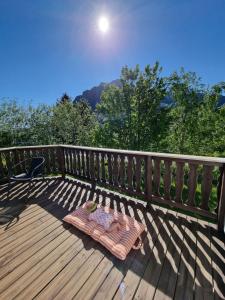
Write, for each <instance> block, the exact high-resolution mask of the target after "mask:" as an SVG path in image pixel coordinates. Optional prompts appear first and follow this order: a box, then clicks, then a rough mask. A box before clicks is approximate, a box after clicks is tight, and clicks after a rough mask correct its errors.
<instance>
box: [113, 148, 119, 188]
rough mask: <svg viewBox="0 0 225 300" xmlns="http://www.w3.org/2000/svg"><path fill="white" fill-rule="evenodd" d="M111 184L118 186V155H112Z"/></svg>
mask: <svg viewBox="0 0 225 300" xmlns="http://www.w3.org/2000/svg"><path fill="white" fill-rule="evenodd" d="M113 183H114V185H115V186H118V154H116V153H115V154H113Z"/></svg>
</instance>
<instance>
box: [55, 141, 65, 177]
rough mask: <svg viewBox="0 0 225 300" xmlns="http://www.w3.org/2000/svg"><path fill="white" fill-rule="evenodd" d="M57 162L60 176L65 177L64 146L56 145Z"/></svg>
mask: <svg viewBox="0 0 225 300" xmlns="http://www.w3.org/2000/svg"><path fill="white" fill-rule="evenodd" d="M57 152H58V162H59V170H60V171H61V173H62V178H63V179H64V178H65V175H66V174H65V157H64V148H63V146H58V151H57Z"/></svg>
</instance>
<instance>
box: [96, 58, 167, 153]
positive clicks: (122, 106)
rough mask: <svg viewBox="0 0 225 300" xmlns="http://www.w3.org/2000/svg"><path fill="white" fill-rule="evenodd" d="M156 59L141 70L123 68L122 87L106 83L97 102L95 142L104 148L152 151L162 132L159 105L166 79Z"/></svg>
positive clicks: (163, 121)
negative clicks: (97, 115) (161, 74)
mask: <svg viewBox="0 0 225 300" xmlns="http://www.w3.org/2000/svg"><path fill="white" fill-rule="evenodd" d="M161 70H162V69H161V67H160V66H159V63H158V62H156V63H155V65H154V66H153V67H152V68H151V67H150V66H147V67H146V68H145V70H144V71H143V72H141V71H140V69H139V66H136V67H135V68H134V69H129V68H128V67H124V68H122V71H121V78H120V81H121V87H115V86H109V87H108V88H107V89H106V90H105V91H104V92H103V93H102V95H101V102H100V103H99V104H98V105H97V111H98V113H99V120H100V125H99V126H98V129H97V132H96V141H97V142H98V143H99V144H100V145H102V146H107V147H116V148H125V149H136V150H152V149H153V148H154V147H158V146H159V144H160V140H159V137H162V135H164V134H165V130H166V126H165V124H166V121H165V120H166V114H165V110H164V109H162V108H161V107H160V103H161V101H162V99H163V98H164V97H165V95H166V90H167V84H166V80H165V79H164V78H163V77H161V76H160V73H161Z"/></svg>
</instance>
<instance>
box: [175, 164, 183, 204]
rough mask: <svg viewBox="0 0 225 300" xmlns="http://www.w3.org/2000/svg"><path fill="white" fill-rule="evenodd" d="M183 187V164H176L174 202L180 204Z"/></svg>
mask: <svg viewBox="0 0 225 300" xmlns="http://www.w3.org/2000/svg"><path fill="white" fill-rule="evenodd" d="M183 185H184V163H183V162H177V163H176V195H175V201H176V202H182V191H183Z"/></svg>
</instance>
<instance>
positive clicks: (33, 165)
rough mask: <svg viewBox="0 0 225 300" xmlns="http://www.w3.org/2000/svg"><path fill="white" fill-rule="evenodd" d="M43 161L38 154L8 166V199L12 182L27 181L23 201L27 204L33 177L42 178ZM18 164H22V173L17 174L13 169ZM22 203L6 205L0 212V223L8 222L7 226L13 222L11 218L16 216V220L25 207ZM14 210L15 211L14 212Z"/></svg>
mask: <svg viewBox="0 0 225 300" xmlns="http://www.w3.org/2000/svg"><path fill="white" fill-rule="evenodd" d="M44 162H45V158H44V157H42V156H40V157H31V158H28V159H25V160H23V161H21V162H19V163H17V164H15V165H13V166H11V167H10V168H9V184H8V197H7V198H8V199H9V195H10V187H11V184H12V182H29V188H28V192H27V197H26V200H25V201H24V202H25V203H24V204H25V206H26V205H27V202H28V195H29V193H30V187H31V184H33V181H32V180H33V179H34V178H37V177H40V176H42V177H43V179H44V172H43V171H44V168H43V167H44ZM19 165H23V166H24V169H25V170H24V173H21V174H18V175H14V170H15V168H16V167H18V166H19ZM24 204H22V203H18V204H16V205H15V203H14V205H13V206H12V204H11V206H12V207H11V206H10V207H7V208H6V209H5V210H4V209H3V210H2V211H1V212H0V224H4V223H8V225H7V228H8V226H10V224H11V223H12V222H13V220H14V219H15V218H16V219H17V221H18V218H19V217H18V214H19V213H20V212H21V211H22V210H23V209H25V207H24V206H23V205H24ZM14 210H15V212H14Z"/></svg>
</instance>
